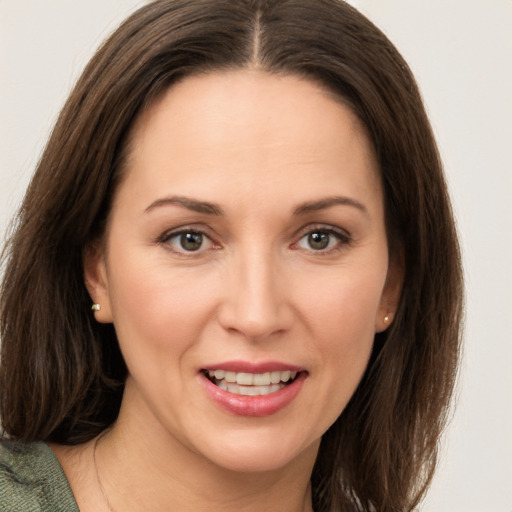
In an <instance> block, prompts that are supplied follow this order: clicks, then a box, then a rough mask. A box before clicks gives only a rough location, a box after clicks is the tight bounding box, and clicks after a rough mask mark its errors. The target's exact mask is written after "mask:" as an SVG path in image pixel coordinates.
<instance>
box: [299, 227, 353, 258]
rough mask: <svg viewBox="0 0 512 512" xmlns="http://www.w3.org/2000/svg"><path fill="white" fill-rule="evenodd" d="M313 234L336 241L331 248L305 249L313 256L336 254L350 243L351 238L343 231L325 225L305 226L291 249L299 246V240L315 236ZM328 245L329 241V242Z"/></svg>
mask: <svg viewBox="0 0 512 512" xmlns="http://www.w3.org/2000/svg"><path fill="white" fill-rule="evenodd" d="M315 234H321V235H328V236H329V237H334V238H336V239H337V243H335V245H334V246H333V247H327V248H324V249H318V250H317V249H312V248H305V250H307V251H309V252H310V253H312V254H315V255H329V254H332V253H334V252H338V251H340V250H342V249H343V248H344V247H345V246H346V245H348V244H350V243H351V241H352V238H351V236H350V234H349V233H348V232H346V231H345V230H341V229H338V228H335V227H333V226H325V225H316V226H307V228H305V229H304V230H303V231H302V232H301V233H300V238H299V240H298V241H297V242H295V243H294V244H293V248H294V249H296V248H298V246H299V243H300V242H301V240H303V239H305V238H306V237H308V236H311V235H315ZM329 243H330V240H329Z"/></svg>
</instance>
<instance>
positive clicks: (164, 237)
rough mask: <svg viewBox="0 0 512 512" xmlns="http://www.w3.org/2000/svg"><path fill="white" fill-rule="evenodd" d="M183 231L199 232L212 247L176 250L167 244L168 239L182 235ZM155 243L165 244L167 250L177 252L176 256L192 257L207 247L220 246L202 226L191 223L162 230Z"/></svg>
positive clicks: (201, 252) (214, 247) (204, 250)
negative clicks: (195, 249)
mask: <svg viewBox="0 0 512 512" xmlns="http://www.w3.org/2000/svg"><path fill="white" fill-rule="evenodd" d="M185 233H197V234H200V235H202V236H203V237H205V238H207V239H208V240H209V241H210V243H211V245H212V247H209V248H206V249H199V250H197V251H185V250H182V251H180V250H176V249H174V248H173V247H172V246H171V244H169V243H168V242H169V240H171V239H172V238H174V237H176V236H180V235H183V234H185ZM156 243H157V244H161V245H165V246H166V248H167V250H169V251H171V252H173V253H174V254H177V255H178V256H183V257H194V256H199V255H200V254H203V253H204V252H206V251H207V250H208V249H218V248H220V244H219V243H218V242H217V241H216V240H215V239H214V238H213V236H212V235H211V234H210V233H209V230H207V229H205V228H203V227H197V226H194V225H193V224H192V225H190V224H189V225H185V226H180V227H177V228H173V229H169V230H167V231H164V232H163V233H162V234H161V235H160V236H159V237H158V238H157V240H156Z"/></svg>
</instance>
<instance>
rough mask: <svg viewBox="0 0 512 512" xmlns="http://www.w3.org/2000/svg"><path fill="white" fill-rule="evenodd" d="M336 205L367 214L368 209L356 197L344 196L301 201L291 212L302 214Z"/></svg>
mask: <svg viewBox="0 0 512 512" xmlns="http://www.w3.org/2000/svg"><path fill="white" fill-rule="evenodd" d="M337 205H342V206H352V207H353V208H357V209H358V210H360V211H361V212H363V213H364V214H365V215H368V209H367V208H366V206H365V205H364V204H363V203H361V202H359V201H357V200H356V199H352V198H350V197H344V196H332V197H326V198H324V199H320V200H318V201H310V202H307V203H303V204H301V205H299V206H298V207H297V208H295V210H294V212H293V213H294V215H303V214H305V213H310V212H316V211H319V210H325V209H326V208H331V207H332V206H337Z"/></svg>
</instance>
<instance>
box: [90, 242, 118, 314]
mask: <svg viewBox="0 0 512 512" xmlns="http://www.w3.org/2000/svg"><path fill="white" fill-rule="evenodd" d="M84 280H85V286H86V288H87V291H88V292H89V295H90V296H91V299H92V304H98V305H99V306H100V307H99V309H98V310H95V311H94V317H95V318H96V320H97V321H98V322H100V323H105V324H106V323H111V322H112V321H113V320H112V308H111V304H110V294H109V287H108V272H107V265H106V261H105V251H104V248H103V247H102V246H101V244H100V243H97V244H93V245H90V246H88V247H87V248H86V249H85V253H84Z"/></svg>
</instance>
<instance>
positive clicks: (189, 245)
mask: <svg viewBox="0 0 512 512" xmlns="http://www.w3.org/2000/svg"><path fill="white" fill-rule="evenodd" d="M180 243H181V246H182V247H183V249H185V250H187V251H197V250H198V249H200V248H201V245H202V244H203V235H202V234H201V233H184V234H183V235H181V240H180Z"/></svg>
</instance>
